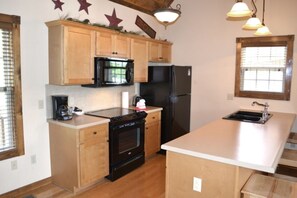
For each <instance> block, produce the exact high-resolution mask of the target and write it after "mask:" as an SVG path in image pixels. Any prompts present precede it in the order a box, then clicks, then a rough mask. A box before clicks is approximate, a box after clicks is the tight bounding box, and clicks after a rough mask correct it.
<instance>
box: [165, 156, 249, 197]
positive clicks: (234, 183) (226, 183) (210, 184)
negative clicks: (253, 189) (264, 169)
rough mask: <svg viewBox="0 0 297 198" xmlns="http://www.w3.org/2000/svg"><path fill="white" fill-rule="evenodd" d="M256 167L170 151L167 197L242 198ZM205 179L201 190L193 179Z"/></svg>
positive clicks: (168, 157) (167, 162)
mask: <svg viewBox="0 0 297 198" xmlns="http://www.w3.org/2000/svg"><path fill="white" fill-rule="evenodd" d="M253 173H254V170H250V169H246V168H241V167H238V166H233V165H228V164H223V163H219V162H215V161H210V160H205V159H201V158H197V157H192V156H188V155H183V154H178V153H175V152H171V151H167V156H166V198H182V197H187V198H191V197H195V198H209V197H213V198H215V197H229V198H232V197H234V198H240V190H241V188H242V187H243V185H244V184H245V182H246V181H247V180H248V178H249V177H250V176H251V175H252V174H253ZM194 177H197V178H201V179H202V189H201V192H196V191H194V190H193V178H194Z"/></svg>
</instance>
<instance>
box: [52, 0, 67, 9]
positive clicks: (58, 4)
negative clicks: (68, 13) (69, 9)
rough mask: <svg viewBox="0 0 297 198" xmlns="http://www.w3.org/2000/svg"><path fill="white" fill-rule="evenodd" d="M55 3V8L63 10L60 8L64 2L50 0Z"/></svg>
mask: <svg viewBox="0 0 297 198" xmlns="http://www.w3.org/2000/svg"><path fill="white" fill-rule="evenodd" d="M52 1H53V2H54V4H55V9H57V8H59V9H60V10H61V11H63V9H62V5H63V4H64V2H61V1H60V0H52Z"/></svg>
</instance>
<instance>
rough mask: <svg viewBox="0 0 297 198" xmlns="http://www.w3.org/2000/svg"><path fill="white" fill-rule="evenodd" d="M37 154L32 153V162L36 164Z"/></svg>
mask: <svg viewBox="0 0 297 198" xmlns="http://www.w3.org/2000/svg"><path fill="white" fill-rule="evenodd" d="M36 162H37V161H36V155H31V164H36Z"/></svg>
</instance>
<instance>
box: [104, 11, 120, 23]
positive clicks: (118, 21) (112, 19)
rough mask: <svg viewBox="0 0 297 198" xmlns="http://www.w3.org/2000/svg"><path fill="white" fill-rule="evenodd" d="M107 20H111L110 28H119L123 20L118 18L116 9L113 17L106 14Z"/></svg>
mask: <svg viewBox="0 0 297 198" xmlns="http://www.w3.org/2000/svg"><path fill="white" fill-rule="evenodd" d="M105 16H106V18H107V19H108V20H109V26H110V27H118V24H119V23H121V22H122V21H123V20H122V19H119V18H118V17H117V14H116V11H115V9H113V12H112V15H111V16H110V15H107V14H105Z"/></svg>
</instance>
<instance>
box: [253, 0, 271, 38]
mask: <svg viewBox="0 0 297 198" xmlns="http://www.w3.org/2000/svg"><path fill="white" fill-rule="evenodd" d="M262 14H263V16H262V27H260V28H258V30H257V31H256V33H255V35H256V36H269V35H271V34H272V33H271V32H270V30H269V28H268V27H267V26H265V23H264V15H265V0H263V13H262Z"/></svg>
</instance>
